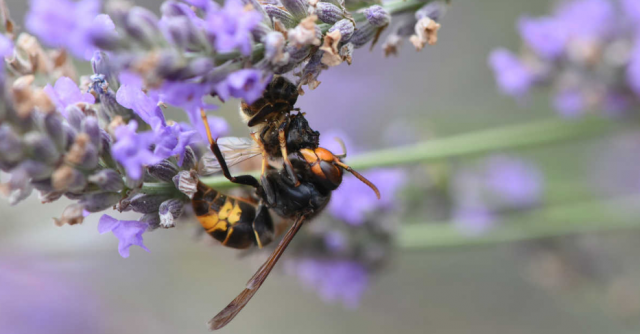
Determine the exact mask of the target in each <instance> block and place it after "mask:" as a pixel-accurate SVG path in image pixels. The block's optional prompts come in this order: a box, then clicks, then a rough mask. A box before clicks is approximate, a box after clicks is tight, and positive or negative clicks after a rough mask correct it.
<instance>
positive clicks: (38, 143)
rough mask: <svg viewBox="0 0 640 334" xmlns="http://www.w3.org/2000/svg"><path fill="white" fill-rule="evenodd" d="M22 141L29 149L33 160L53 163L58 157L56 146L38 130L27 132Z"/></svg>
mask: <svg viewBox="0 0 640 334" xmlns="http://www.w3.org/2000/svg"><path fill="white" fill-rule="evenodd" d="M24 143H25V145H26V147H27V148H28V149H29V150H30V151H31V152H30V155H31V156H32V157H33V158H34V160H38V161H42V162H44V163H47V164H55V163H56V162H57V161H58V159H59V158H60V154H59V153H58V150H56V146H55V144H54V143H53V141H52V140H51V138H49V137H47V136H46V135H44V134H42V133H39V132H29V133H27V134H26V135H25V136H24Z"/></svg>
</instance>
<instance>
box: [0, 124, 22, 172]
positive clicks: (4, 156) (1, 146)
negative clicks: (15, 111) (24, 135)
mask: <svg viewBox="0 0 640 334" xmlns="http://www.w3.org/2000/svg"><path fill="white" fill-rule="evenodd" d="M23 149H24V148H23V146H22V142H21V141H20V137H19V136H18V135H17V134H16V133H15V132H14V131H13V129H12V128H11V126H9V124H7V123H4V124H0V161H2V162H5V163H13V162H18V161H20V159H21V158H22V156H23V154H24V153H23Z"/></svg>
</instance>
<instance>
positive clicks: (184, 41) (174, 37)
mask: <svg viewBox="0 0 640 334" xmlns="http://www.w3.org/2000/svg"><path fill="white" fill-rule="evenodd" d="M160 30H161V31H162V33H163V35H164V37H165V38H166V39H167V40H168V41H169V42H171V44H173V45H175V46H177V47H178V48H181V49H185V48H187V47H188V46H189V45H190V44H191V43H192V42H194V41H195V40H196V39H197V37H196V36H197V33H196V32H195V27H193V25H192V24H191V21H190V20H189V18H187V17H186V16H176V17H163V18H162V20H160Z"/></svg>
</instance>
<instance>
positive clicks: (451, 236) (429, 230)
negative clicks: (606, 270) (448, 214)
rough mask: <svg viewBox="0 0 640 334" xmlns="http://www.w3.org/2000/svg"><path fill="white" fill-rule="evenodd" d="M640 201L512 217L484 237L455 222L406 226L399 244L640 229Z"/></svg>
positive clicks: (565, 207)
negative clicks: (471, 233) (469, 232)
mask: <svg viewBox="0 0 640 334" xmlns="http://www.w3.org/2000/svg"><path fill="white" fill-rule="evenodd" d="M639 201H640V196H638V195H635V196H628V197H621V198H615V199H607V200H590V201H584V202H579V203H574V204H564V205H557V206H551V207H546V208H543V209H537V210H533V211H531V212H529V213H525V214H522V213H521V214H518V215H514V216H512V217H510V218H509V217H508V218H506V219H504V220H501V221H499V222H497V223H496V226H495V227H494V228H492V229H490V230H488V231H486V232H485V233H483V234H480V235H469V234H468V233H465V232H464V231H463V230H462V229H461V228H459V227H458V226H457V225H456V224H455V222H437V223H422V222H416V223H414V224H408V225H405V226H402V228H401V229H400V233H399V235H398V240H397V241H398V245H399V246H400V247H401V248H405V249H431V248H446V247H456V246H480V245H493V244H499V243H509V242H516V241H523V240H532V239H540V238H550V237H560V236H567V235H574V234H582V233H593V232H609V231H621V230H629V229H637V228H640V220H639V219H638V216H639V214H640V207H638V205H637V204H638V202H639Z"/></svg>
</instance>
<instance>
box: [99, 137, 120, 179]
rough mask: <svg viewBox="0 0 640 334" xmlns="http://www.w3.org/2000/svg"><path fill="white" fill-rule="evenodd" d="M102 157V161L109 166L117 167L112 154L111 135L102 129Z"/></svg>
mask: <svg viewBox="0 0 640 334" xmlns="http://www.w3.org/2000/svg"><path fill="white" fill-rule="evenodd" d="M100 143H101V145H100V148H101V150H100V158H102V162H103V163H104V164H105V165H106V166H107V167H109V168H114V169H115V168H116V166H117V165H116V162H115V160H113V157H112V156H111V136H110V135H109V134H108V133H107V132H106V131H105V130H102V129H100Z"/></svg>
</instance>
